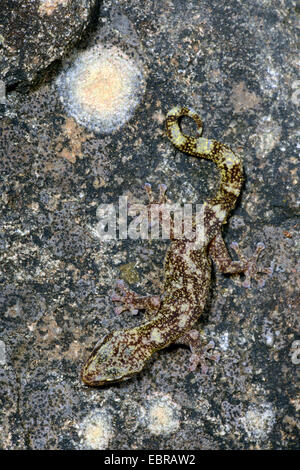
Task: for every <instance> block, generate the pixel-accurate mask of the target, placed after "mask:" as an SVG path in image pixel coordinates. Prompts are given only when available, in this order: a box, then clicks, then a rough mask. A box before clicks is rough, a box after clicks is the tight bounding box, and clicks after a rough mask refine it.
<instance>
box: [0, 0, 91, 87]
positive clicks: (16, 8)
mask: <svg viewBox="0 0 300 470" xmlns="http://www.w3.org/2000/svg"><path fill="white" fill-rule="evenodd" d="M98 3H99V2H98V1H96V0H76V1H74V0H33V1H30V2H24V1H20V0H4V1H2V2H1V17H0V50H1V55H0V80H2V81H3V82H4V83H5V85H6V87H8V89H9V88H11V87H15V86H18V88H19V91H25V90H27V89H28V85H30V84H32V83H33V82H35V81H36V80H37V79H41V77H42V75H41V72H42V71H45V70H46V69H47V68H48V67H49V65H50V64H52V63H53V62H54V61H56V60H58V59H61V57H62V56H64V55H65V54H66V52H67V51H68V50H70V48H71V47H72V46H73V45H74V44H75V43H76V42H78V41H79V39H80V38H81V36H82V33H83V32H84V31H85V29H86V28H87V26H89V24H90V22H91V20H92V18H93V15H96V12H97V9H98Z"/></svg>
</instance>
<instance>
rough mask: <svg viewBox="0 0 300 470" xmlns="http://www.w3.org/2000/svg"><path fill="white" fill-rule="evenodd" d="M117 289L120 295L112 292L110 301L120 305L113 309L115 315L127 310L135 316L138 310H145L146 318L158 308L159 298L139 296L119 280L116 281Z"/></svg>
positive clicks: (157, 296)
mask: <svg viewBox="0 0 300 470" xmlns="http://www.w3.org/2000/svg"><path fill="white" fill-rule="evenodd" d="M117 288H118V290H119V291H120V295H119V294H118V293H117V292H113V294H112V296H111V300H112V301H113V302H119V303H120V305H119V306H118V307H116V308H115V312H116V313H117V314H119V313H122V312H124V311H125V310H129V311H130V312H131V313H133V314H137V313H138V310H146V313H147V316H151V315H152V314H154V313H155V312H156V311H157V310H158V309H159V307H160V303H161V300H160V296H159V295H152V296H141V295H139V294H137V293H136V292H134V291H133V290H130V289H128V287H126V285H125V282H124V281H122V280H121V279H119V280H118V281H117Z"/></svg>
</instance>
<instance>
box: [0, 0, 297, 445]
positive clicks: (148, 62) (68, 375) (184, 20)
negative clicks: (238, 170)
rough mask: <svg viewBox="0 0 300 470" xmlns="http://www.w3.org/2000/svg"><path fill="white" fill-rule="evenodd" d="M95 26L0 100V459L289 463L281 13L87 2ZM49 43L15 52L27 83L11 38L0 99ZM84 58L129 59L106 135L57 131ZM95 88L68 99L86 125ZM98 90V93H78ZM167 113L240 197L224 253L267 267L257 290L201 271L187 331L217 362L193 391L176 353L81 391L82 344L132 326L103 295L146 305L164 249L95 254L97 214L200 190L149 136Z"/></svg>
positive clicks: (290, 327)
mask: <svg viewBox="0 0 300 470" xmlns="http://www.w3.org/2000/svg"><path fill="white" fill-rule="evenodd" d="M56 3H57V2H56ZM60 3H61V2H60ZM73 3H75V2H67V3H66V5H65V6H60V7H59V8H58V11H57V13H55V12H56V10H55V11H54V12H53V15H55V16H53V18H57V19H58V18H61V16H59V15H64V11H65V10H64V9H65V8H71V5H72V4H73ZM76 4H79V5H88V3H86V2H76ZM154 4H155V7H154V6H153V5H154ZM34 5H35V6H34ZM36 5H37V2H31V9H30V10H29V11H28V12H27V13H28V15H29V13H30V14H31V13H32V14H33V12H34V11H36V10H34V8H36ZM89 5H90V3H89ZM70 11H71V10H70ZM72 11H73V10H72ZM56 15H57V16H56ZM74 15H75V13H74ZM100 15H101V16H99V22H98V29H97V30H96V31H94V32H91V35H90V36H88V37H87V38H86V39H85V42H84V44H81V45H80V50H79V51H76V50H75V49H73V51H72V55H71V56H69V58H68V60H67V62H66V63H64V64H63V66H62V68H61V69H60V70H59V71H57V73H55V74H54V76H49V77H48V79H47V81H46V83H43V84H41V85H40V86H39V87H38V88H35V89H30V90H29V93H28V94H26V95H24V94H21V93H19V92H17V91H16V90H13V91H11V92H8V93H7V96H6V102H5V104H2V105H1V106H2V107H3V114H4V117H3V119H2V120H1V124H0V125H1V129H0V135H1V160H0V173H1V180H0V181H1V183H0V184H1V191H0V198H1V199H0V200H1V204H0V210H1V227H0V250H1V251H0V257H1V264H0V309H1V317H0V427H1V433H0V448H2V449H88V448H94V449H111V450H113V449H178V448H179V449H296V448H299V419H298V416H299V410H300V394H299V370H300V369H299V367H300V366H299V362H300V354H299V349H300V347H299V287H300V283H299V173H298V172H299V147H300V143H299V131H298V130H297V129H298V127H299V122H298V121H299V106H300V82H299V51H298V50H297V36H298V35H299V7H298V6H297V3H296V2H294V1H292V0H283V1H279V0H278V1H274V0H264V1H261V0H259V1H258V0H254V1H253V0H251V1H250V0H247V1H239V0H233V1H231V2H228V1H226V0H209V1H208V0H206V1H202V2H199V1H198V0H197V1H196V0H188V1H181V0H167V1H166V0H158V1H156V2H140V1H139V0H126V1H120V2H117V6H116V2H113V1H110V0H105V1H104V2H103V4H102V5H101V10H100ZM2 16H3V17H4V21H8V19H9V17H8V16H7V13H5V15H2ZM75 16H76V15H75ZM75 16H74V18H75ZM51 17H52V15H51ZM20 18H21V17H19V20H18V21H21V19H20ZM41 18H42V17H41V16H40V15H39V16H38V17H37V19H36V22H35V23H34V25H33V26H32V28H37V29H39V25H41V24H43V25H45V28H46V29H48V30H49V29H50V28H49V21H50V18H49V16H48V15H44V16H43V23H41V21H42V20H41ZM76 18H77V17H76ZM81 18H82V17H81ZM84 18H87V16H84ZM51 21H52V20H51ZM85 21H86V19H85V20H84V21H83V22H82V21H79V22H77V20H75V19H74V22H73V23H72V24H70V23H68V22H67V21H66V22H65V24H64V31H65V33H64V34H65V37H67V38H68V39H70V41H71V38H74V39H75V37H77V34H78V31H79V30H80V31H81V30H82V27H83V23H85ZM76 25H77V26H78V28H77V26H76ZM37 29H30V28H29V31H28V34H27V33H26V34H27V37H28V38H29V37H34V36H35V34H34V31H37ZM23 31H24V30H23ZM75 31H77V32H76V33H75ZM48 33H49V42H47V44H49V47H50V44H55V47H56V48H57V49H56V52H55V53H53V54H52V53H50V54H49V49H47V48H46V47H41V48H40V49H41V50H42V51H43V53H45V56H44V55H39V53H38V49H36V47H35V46H36V44H37V43H36V42H34V43H33V45H32V47H31V46H30V50H31V51H32V53H35V52H34V51H37V52H36V53H37V55H36V57H38V59H37V63H36V64H34V63H33V64H30V62H32V61H31V60H30V54H29V55H26V54H21V53H18V52H17V51H19V50H20V44H21V42H20V38H19V36H17V35H16V34H15V35H13V37H10V38H9V41H10V43H9V44H10V46H11V47H13V48H14V46H13V45H14V44H15V48H14V50H13V52H12V56H11V59H10V60H9V61H8V62H6V68H7V72H6V73H5V75H4V78H5V80H8V83H9V84H15V83H17V82H18V83H21V82H22V83H23V82H31V81H32V80H33V77H37V79H38V76H37V75H36V74H37V71H38V70H41V69H44V68H45V67H46V66H47V64H49V63H50V62H51V61H52V60H53V59H54V58H57V57H59V56H60V55H61V54H62V53H63V50H64V46H65V45H66V44H64V43H65V40H61V39H63V36H62V35H61V37H60V38H57V41H58V42H54V43H51V40H50V36H51V35H52V32H51V31H48ZM1 34H2V33H1ZM99 42H101V44H104V46H105V47H113V48H115V49H114V50H117V51H118V54H126V56H127V57H130V58H131V60H134V61H135V60H138V61H139V66H140V67H142V70H143V77H144V80H145V83H146V87H145V89H143V90H144V91H143V94H142V95H141V96H139V104H138V105H137V107H136V109H135V111H134V115H133V116H131V115H128V120H127V121H126V122H125V121H124V122H125V123H123V124H122V127H120V128H118V129H116V130H114V131H113V132H112V133H110V134H106V135H101V134H98V133H97V132H96V131H94V130H93V129H88V128H86V127H84V125H83V124H82V123H81V124H79V123H78V122H77V121H76V114H74V115H73V114H72V107H69V108H68V109H67V108H66V107H65V102H64V100H63V99H62V96H61V89H60V88H59V82H60V80H59V78H58V77H61V75H60V74H61V73H62V74H65V73H68V71H71V70H72V68H70V67H72V63H73V58H72V57H74V58H75V59H74V60H76V57H77V55H81V54H82V53H84V52H85V51H88V50H90V48H92V47H94V46H95V44H98V43H99ZM29 44H30V42H29V43H28V46H29ZM26 47H27V46H26ZM26 50H27V51H29V49H28V48H27V49H26ZM47 51H48V52H47ZM120 51H122V52H120ZM122 57H123V56H122ZM25 59H26V60H25ZM25 63H26V64H28V65H27V66H26V67H25V66H23V65H24V64H25ZM20 64H22V67H23V68H22V67H21V68H20ZM20 70H23V72H22V73H21V72H20ZM77 70H78V69H77ZM99 70H100V71H101V74H100V75H99V74H96V75H95V77H94V78H93V77H91V76H90V75H89V77H88V78H89V79H93V80H92V81H91V82H88V83H92V85H91V87H90V89H89V90H88V91H87V92H82V93H74V94H73V95H72V96H74V99H79V101H80V106H82V107H84V109H85V110H86V112H93V113H95V112H100V111H101V112H105V107H104V106H103V103H104V102H106V101H103V100H108V101H107V103H108V105H111V102H110V101H109V99H112V100H114V99H115V98H116V97H117V98H118V99H119V100H120V101H119V103H121V104H120V106H121V105H122V103H123V101H122V99H121V98H122V96H123V95H122V83H121V82H118V80H117V76H118V69H117V68H116V69H109V70H108V69H107V68H104V69H103V68H99ZM104 72H105V73H104ZM106 73H108V74H110V75H109V76H110V77H113V80H114V82H113V83H114V84H115V86H114V87H113V90H114V93H112V94H111V95H110V88H109V87H108V88H106V90H107V92H106V93H104V94H103V93H102V94H101V93H98V94H97V93H96V94H95V93H94V92H95V87H99V86H100V87H101V86H104V85H105V83H106V80H107V76H108V75H105V74H106ZM66 77H67V79H68V77H69V75H66ZM78 77H79V78H78V80H81V77H80V74H79V75H78ZM99 77H100V78H99ZM84 80H87V77H84ZM94 80H95V81H94ZM99 80H100V82H99ZM64 83H66V86H67V83H68V80H67V81H66V82H64ZM72 83H73V82H72ZM85 83H87V82H85ZM81 85H82V83H81V81H80V87H81V88H79V89H80V90H81V91H82V90H83V88H82V86H81ZM123 85H124V84H123ZM93 97H94V99H95V102H93V99H92V98H93ZM185 103H186V104H187V105H189V106H192V107H193V108H194V109H196V110H197V111H198V112H199V113H200V114H201V115H202V117H203V120H204V124H205V130H204V136H205V137H211V138H215V139H218V140H221V141H222V142H226V143H227V144H228V145H230V147H232V148H233V149H234V150H235V151H237V152H239V153H240V154H241V155H242V158H243V161H244V168H245V174H246V182H245V185H244V188H243V192H242V194H241V198H240V201H239V204H238V206H237V207H236V209H235V211H234V212H233V214H232V216H231V217H230V218H229V223H228V224H227V225H226V227H225V230H224V234H225V239H226V242H227V245H228V246H229V244H230V242H232V241H234V240H235V241H238V242H239V243H240V246H241V248H242V249H243V250H244V251H245V253H246V254H248V255H249V254H251V253H252V251H253V249H254V247H255V245H256V243H257V242H258V241H262V242H263V243H264V244H265V245H266V249H265V251H264V256H263V257H262V258H261V260H260V264H261V265H262V266H269V265H270V264H271V263H272V262H273V263H274V274H273V277H272V278H270V279H268V281H267V282H266V284H265V286H264V287H263V288H259V287H258V286H257V284H255V283H253V285H252V288H251V289H244V288H243V287H242V285H241V282H240V280H239V279H238V278H234V279H231V278H229V277H228V276H227V277H226V276H223V275H222V274H220V273H219V272H218V271H217V270H215V274H214V277H213V282H212V292H211V297H210V299H209V301H208V305H207V308H206V311H205V313H204V315H203V318H202V319H201V320H200V321H199V325H198V328H199V329H200V330H201V331H202V332H204V333H205V336H206V338H207V340H214V342H215V344H216V349H217V350H218V351H219V352H220V353H221V358H220V361H219V362H218V363H217V364H213V363H211V364H209V365H210V367H209V372H208V374H207V375H202V374H201V373H200V371H199V370H197V371H195V372H189V371H188V359H189V351H188V350H186V349H184V348H181V347H170V348H169V349H168V350H164V351H161V352H160V353H159V354H156V355H155V357H154V358H153V360H152V361H150V363H149V365H148V367H147V368H146V369H145V370H144V371H143V372H142V373H141V374H139V375H138V376H136V377H133V378H132V379H131V380H129V381H126V382H123V383H120V384H116V385H113V386H111V387H104V388H100V389H92V388H87V387H85V386H84V385H83V384H82V382H81V381H80V369H81V366H82V364H83V361H84V360H85V359H86V357H87V355H88V354H89V352H90V351H91V349H92V347H93V345H94V344H95V343H96V341H97V340H98V339H99V337H101V336H103V335H104V334H106V333H108V332H109V331H112V330H114V329H118V328H125V327H129V326H133V325H137V324H139V323H140V322H141V318H142V313H140V314H139V315H137V316H132V315H130V314H129V313H128V314H126V313H124V314H123V315H120V316H117V315H115V314H114V312H113V307H112V303H111V301H110V298H109V295H110V294H111V292H112V289H113V286H114V284H115V281H116V279H117V278H120V277H121V278H123V279H124V280H125V281H126V282H128V283H129V284H130V286H131V287H132V288H135V289H137V290H138V291H139V292H140V293H142V294H146V293H159V290H160V286H161V280H162V263H163V256H164V252H165V249H166V247H167V244H168V242H167V241H153V242H151V243H149V242H147V241H141V240H138V241H135V240H131V239H128V240H115V241H111V242H106V243H104V242H101V241H100V240H99V238H97V236H96V235H95V227H96V226H97V223H98V221H99V219H98V218H97V214H98V216H99V211H98V212H97V208H98V207H99V205H100V204H101V203H105V204H114V205H117V204H118V198H119V196H128V198H129V201H130V202H137V201H138V202H143V201H145V200H146V198H145V194H144V192H143V190H142V189H141V188H142V185H143V183H144V182H145V181H148V182H150V183H153V187H154V188H155V186H156V184H158V183H159V182H163V183H166V184H167V185H168V188H169V197H170V199H172V200H173V201H183V202H193V203H195V202H202V201H204V200H205V199H206V198H207V197H208V195H209V194H211V193H213V191H214V188H216V186H217V173H216V171H215V169H214V167H213V166H212V165H210V164H209V163H208V162H207V161H199V160H195V159H192V158H189V157H187V156H186V155H183V154H180V153H179V152H177V151H175V149H174V148H173V147H172V145H171V143H170V142H169V141H168V139H167V138H166V137H165V135H164V131H163V122H164V116H165V114H166V112H167V111H168V110H169V109H170V108H171V107H172V106H174V105H175V104H185ZM99 109H100V111H99ZM111 109H113V107H112V106H111ZM124 109H125V108H124ZM116 118H117V116H116ZM183 124H185V123H183ZM186 125H188V123H187V124H186ZM190 132H193V130H192V129H191V130H190Z"/></svg>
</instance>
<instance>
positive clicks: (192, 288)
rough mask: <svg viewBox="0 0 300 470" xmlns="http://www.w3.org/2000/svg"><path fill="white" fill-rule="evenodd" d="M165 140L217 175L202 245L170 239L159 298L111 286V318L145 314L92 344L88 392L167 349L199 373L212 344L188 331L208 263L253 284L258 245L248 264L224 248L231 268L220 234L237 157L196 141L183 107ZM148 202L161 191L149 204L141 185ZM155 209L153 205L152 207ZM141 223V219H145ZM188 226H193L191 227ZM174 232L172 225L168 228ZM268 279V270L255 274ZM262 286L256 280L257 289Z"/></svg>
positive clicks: (232, 197) (235, 183)
mask: <svg viewBox="0 0 300 470" xmlns="http://www.w3.org/2000/svg"><path fill="white" fill-rule="evenodd" d="M182 116H189V117H190V118H192V119H193V120H194V121H195V122H196V124H197V127H198V135H197V137H191V136H187V135H185V134H184V133H183V132H182V130H181V128H180V125H179V120H180V118H181V117H182ZM166 130H167V136H168V137H169V139H170V140H171V142H172V143H173V144H174V146H175V147H176V148H177V149H179V150H180V151H182V152H185V153H188V154H190V155H193V156H195V157H201V158H205V159H207V160H212V161H213V162H214V163H215V164H216V165H217V168H218V170H219V173H220V185H219V189H218V192H217V194H216V196H214V197H213V198H211V199H209V200H207V201H206V202H205V203H204V206H203V218H202V221H203V222H202V224H203V227H202V228H203V229H204V230H203V231H202V239H201V240H200V242H199V241H197V243H196V244H195V245H193V243H191V240H190V239H185V238H181V239H176V238H174V237H172V233H171V243H170V246H169V249H168V251H167V254H166V257H165V262H164V289H163V292H164V293H163V296H162V297H161V298H160V297H159V296H146V297H142V296H140V295H138V294H136V293H135V292H133V291H131V290H129V289H128V288H127V287H126V286H125V284H124V282H123V281H118V284H117V285H118V289H119V291H120V293H119V294H117V293H114V294H113V295H112V300H113V301H115V302H118V303H119V306H118V307H117V308H116V312H117V313H121V312H122V311H124V310H135V311H137V310H139V309H141V310H145V313H146V321H145V322H144V323H142V324H141V325H140V326H137V327H135V328H129V329H123V330H118V331H114V332H112V333H110V334H108V335H107V336H105V337H104V338H102V339H101V340H100V341H98V343H97V344H96V346H95V348H94V350H93V352H92V353H91V355H90V357H89V359H88V360H87V362H86V363H85V365H84V367H83V369H82V380H83V382H84V383H85V384H87V385H91V386H100V385H105V384H110V383H112V382H116V381H121V380H126V379H128V378H130V377H131V376H132V375H134V374H136V373H138V372H140V371H141V370H142V369H143V368H144V366H145V364H146V362H147V361H148V360H149V359H150V357H151V356H152V354H153V353H154V352H155V351H158V350H160V349H163V348H165V347H167V346H169V345H170V344H171V343H179V344H186V345H188V346H190V348H191V352H192V354H191V357H190V362H191V365H190V367H189V369H190V370H195V369H196V367H197V365H198V364H200V365H201V367H202V372H203V373H205V372H206V370H207V366H206V364H205V356H208V357H210V359H216V358H217V357H216V356H213V355H209V352H208V351H209V350H210V349H211V348H212V346H213V345H212V344H211V343H209V344H208V345H206V346H204V347H203V346H201V344H200V334H199V332H198V330H195V329H192V327H193V326H194V324H195V323H196V321H197V320H198V318H199V317H200V315H201V313H202V312H203V309H204V307H205V303H206V298H207V295H208V291H209V287H210V283H211V259H212V260H213V261H214V262H215V263H216V265H217V267H218V268H219V269H220V270H221V271H222V272H224V273H231V274H233V273H243V274H245V281H244V283H243V285H244V286H245V287H250V279H251V278H252V277H254V278H257V269H256V261H257V258H258V256H259V254H260V252H261V251H262V250H263V249H264V245H263V244H262V243H258V245H257V248H256V251H255V253H254V255H253V256H252V257H251V259H250V260H249V261H247V260H246V259H245V258H244V256H243V255H242V254H241V252H240V250H239V248H238V245H237V243H233V244H232V245H231V246H232V248H233V249H234V250H235V251H236V253H237V254H238V256H239V258H240V259H239V261H232V259H231V258H230V255H229V253H228V251H227V249H226V246H225V243H224V241H223V238H222V235H221V227H222V224H224V223H225V222H226V220H227V217H228V214H229V212H230V211H231V210H232V209H233V207H234V206H235V203H236V200H237V198H238V196H239V194H240V191H241V187H242V183H243V169H242V163H241V160H240V158H239V157H238V156H237V155H236V154H235V153H233V152H232V151H231V150H230V148H229V147H227V146H226V145H224V144H222V143H220V142H217V141H215V140H208V139H204V138H202V137H200V135H201V131H202V121H201V119H200V117H199V116H198V115H197V114H196V113H195V112H194V111H193V110H192V109H190V108H188V107H186V106H185V107H174V108H173V109H172V110H171V111H169V112H168V114H167V117H166ZM145 189H146V190H147V192H148V195H149V199H150V201H149V205H148V206H147V208H148V209H147V210H148V211H149V210H150V209H151V206H152V207H153V205H157V204H159V205H160V207H161V208H163V204H164V203H165V202H166V197H165V191H166V186H165V185H160V197H159V200H158V201H155V200H153V198H152V193H151V187H150V185H149V184H146V185H145ZM156 207H157V206H156ZM146 216H147V214H146ZM195 223H196V222H195V219H194V220H193V224H194V225H193V226H194V228H195ZM173 228H174V226H173ZM260 272H265V273H267V274H269V275H270V274H271V268H269V269H264V270H260ZM263 283H264V281H262V282H261V281H260V285H263Z"/></svg>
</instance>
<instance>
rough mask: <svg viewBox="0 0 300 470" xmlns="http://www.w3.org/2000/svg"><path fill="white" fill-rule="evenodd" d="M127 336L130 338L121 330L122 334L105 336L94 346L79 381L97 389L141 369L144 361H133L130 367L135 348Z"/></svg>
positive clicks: (125, 377) (116, 333)
mask: <svg viewBox="0 0 300 470" xmlns="http://www.w3.org/2000/svg"><path fill="white" fill-rule="evenodd" d="M128 335H129V336H130V332H128V330H127V331H126V330H123V334H120V331H117V332H114V333H110V334H109V335H107V336H105V337H104V338H103V339H101V340H100V341H99V342H98V343H97V344H96V346H95V348H94V350H93V352H92V354H91V355H90V357H89V358H88V360H87V361H86V363H85V364H84V366H83V369H82V372H81V379H82V381H83V382H84V383H85V384H86V385H90V386H92V387H99V386H101V385H106V384H110V383H113V382H119V381H120V380H126V379H128V378H130V377H131V376H132V375H133V374H134V373H136V372H138V371H140V370H141V369H142V367H143V365H144V359H142V360H141V361H137V362H136V361H134V365H132V358H133V357H134V356H135V355H134V350H135V348H134V345H133V344H132V343H130V341H129V337H128ZM131 339H132V338H131ZM134 366H135V367H134Z"/></svg>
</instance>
